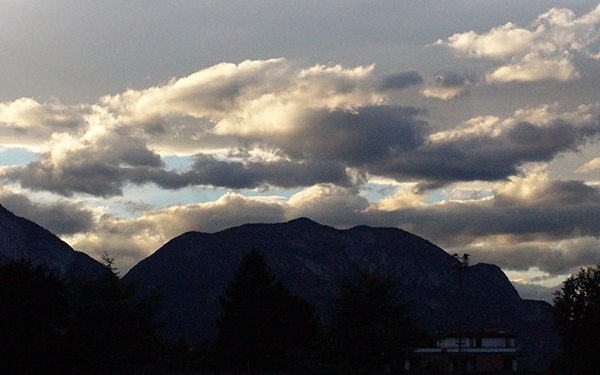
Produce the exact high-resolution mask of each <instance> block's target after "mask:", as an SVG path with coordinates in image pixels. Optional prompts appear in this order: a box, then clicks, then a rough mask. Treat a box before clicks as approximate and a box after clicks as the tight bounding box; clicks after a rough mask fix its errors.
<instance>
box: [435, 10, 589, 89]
mask: <svg viewBox="0 0 600 375" xmlns="http://www.w3.org/2000/svg"><path fill="white" fill-rule="evenodd" d="M599 25H600V5H599V6H597V7H596V8H595V9H594V10H592V11H591V12H589V13H587V14H585V15H583V16H581V17H579V18H578V17H576V15H575V14H574V13H573V12H572V11H571V10H569V9H559V8H552V9H550V10H549V11H547V12H546V13H543V14H541V15H539V16H538V18H537V19H536V20H535V21H534V22H532V23H531V24H530V25H529V26H528V27H526V28H523V27H519V26H517V25H515V24H514V23H510V22H509V23H507V24H505V25H502V26H499V27H495V28H493V29H491V30H490V31H488V32H486V33H483V34H477V33H476V32H474V31H469V32H465V33H459V34H454V35H452V36H451V37H449V38H448V39H447V40H445V41H443V40H439V41H438V42H437V43H436V44H439V45H446V46H448V47H450V48H452V49H453V50H454V51H456V52H457V53H459V54H460V55H463V56H468V57H471V58H478V59H487V60H490V61H492V62H494V63H496V64H500V67H498V68H496V69H495V70H494V71H493V72H491V73H490V74H488V75H487V81H488V82H512V81H520V82H533V81H541V80H557V81H569V80H573V79H576V78H578V77H579V73H578V72H577V70H576V68H575V64H574V61H573V56H574V55H575V54H578V55H581V56H585V57H588V58H593V59H598V58H600V54H598V53H597V52H594V50H593V48H594V45H595V43H597V42H598V40H600V28H599Z"/></svg>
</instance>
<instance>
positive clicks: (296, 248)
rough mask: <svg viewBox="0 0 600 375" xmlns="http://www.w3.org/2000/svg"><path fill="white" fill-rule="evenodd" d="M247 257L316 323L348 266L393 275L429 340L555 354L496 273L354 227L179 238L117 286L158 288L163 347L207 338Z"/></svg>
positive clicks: (391, 234) (543, 358)
mask: <svg viewBox="0 0 600 375" xmlns="http://www.w3.org/2000/svg"><path fill="white" fill-rule="evenodd" d="M252 248H256V249H258V250H259V251H260V252H261V253H262V254H263V255H264V257H265V259H266V260H267V262H268V263H269V266H270V267H271V269H272V270H273V272H274V273H275V274H276V275H277V276H278V277H279V278H280V279H281V280H282V281H283V282H284V283H285V285H286V286H287V288H288V289H289V290H290V291H292V292H293V293H296V294H298V295H300V296H302V297H304V298H306V299H307V300H308V301H309V302H311V304H312V305H313V306H314V307H315V308H316V310H317V312H318V313H320V314H321V315H322V316H323V317H326V311H327V309H328V308H329V306H330V303H331V298H332V297H333V296H334V295H335V293H336V290H337V283H338V281H339V280H340V278H341V277H343V276H344V275H347V274H348V273H349V272H350V271H351V270H352V268H353V267H354V265H355V264H359V265H361V266H362V267H368V268H377V269H379V270H381V271H383V272H386V273H391V274H393V275H394V276H395V277H396V278H397V280H398V283H399V288H400V293H401V295H403V296H404V298H405V301H406V302H410V303H411V304H412V306H413V313H414V315H416V316H417V317H418V318H419V321H420V323H421V325H422V326H423V327H424V328H426V329H427V330H428V331H429V332H431V333H434V332H435V330H436V329H452V328H457V326H458V320H459V319H458V316H459V311H462V316H463V318H462V325H463V327H465V328H473V329H478V328H483V327H486V326H494V327H498V328H500V329H503V330H506V331H509V332H511V333H515V334H518V335H519V336H520V339H519V343H520V344H521V346H522V348H523V349H524V350H525V351H526V352H527V353H528V358H527V359H526V360H523V362H522V365H521V366H522V367H523V368H529V369H543V368H545V366H546V365H547V363H548V360H549V359H550V357H551V356H553V355H555V354H556V353H557V347H558V339H557V334H556V330H555V328H554V325H553V323H552V319H551V315H550V311H551V305H550V304H548V303H547V302H543V301H531V300H523V299H521V298H520V297H519V294H518V293H517V291H516V290H515V288H514V287H513V286H512V284H511V283H510V281H509V280H508V278H507V277H506V275H505V274H504V273H503V272H502V271H501V269H500V268H499V267H497V266H494V265H490V264H481V263H480V264H475V265H473V266H471V267H469V268H468V269H466V270H464V271H463V275H462V294H461V293H460V292H459V287H458V273H457V270H456V267H455V266H457V265H458V264H459V261H458V260H456V259H455V258H454V257H453V256H451V255H449V254H448V253H446V252H445V251H444V250H442V249H441V248H439V247H437V246H436V245H434V244H432V243H431V242H429V241H427V240H425V239H423V238H420V237H417V236H415V235H413V234H410V233H408V232H406V231H403V230H401V229H398V228H371V227H367V226H357V227H354V228H351V229H347V230H338V229H335V228H332V227H328V226H324V225H320V224H318V223H315V222H313V221H311V220H309V219H304V218H303V219H296V220H292V221H290V222H287V223H280V224H246V225H242V226H239V227H235V228H230V229H227V230H224V231H221V232H218V233H214V234H208V233H200V232H188V233H185V234H183V235H181V236H179V237H176V238H174V239H172V240H171V241H169V242H168V243H167V244H165V245H164V246H163V247H161V248H160V249H159V250H157V251H156V252H155V253H154V254H152V255H151V256H149V257H148V258H146V259H144V260H142V261H141V262H140V263H138V264H137V265H136V266H135V267H133V268H132V269H131V270H130V271H129V272H128V273H127V274H126V275H125V276H124V279H125V280H128V281H135V282H137V283H139V284H140V285H141V286H142V287H143V288H146V289H153V288H160V290H161V292H162V293H161V294H162V296H163V307H162V311H161V314H160V317H161V320H162V321H163V322H165V323H166V327H165V334H166V335H167V337H168V338H170V339H171V340H178V339H184V340H186V341H188V342H195V341H200V340H205V339H209V338H212V337H213V336H214V335H215V333H216V327H215V320H216V318H217V317H218V316H219V314H220V313H221V310H220V306H219V303H218V297H219V296H220V295H223V293H224V288H225V287H226V286H227V285H228V283H229V281H230V280H231V278H232V276H233V272H234V270H235V268H236V267H237V266H238V264H239V262H240V260H241V259H242V257H243V256H244V255H245V254H246V253H247V252H248V251H249V250H250V249H252Z"/></svg>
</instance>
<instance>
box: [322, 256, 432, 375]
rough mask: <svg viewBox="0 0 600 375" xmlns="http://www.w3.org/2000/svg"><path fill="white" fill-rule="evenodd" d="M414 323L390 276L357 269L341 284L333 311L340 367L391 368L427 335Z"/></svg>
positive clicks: (359, 369) (354, 369)
mask: <svg viewBox="0 0 600 375" xmlns="http://www.w3.org/2000/svg"><path fill="white" fill-rule="evenodd" d="M415 323H416V322H415V320H414V319H413V318H412V317H411V315H410V314H409V306H408V305H407V304H404V303H402V302H401V298H400V296H399V295H398V292H397V285H396V281H395V280H394V279H393V277H392V276H391V275H385V274H382V273H380V272H378V271H367V270H364V269H361V268H359V267H357V268H356V269H355V272H354V274H353V275H351V276H350V277H347V278H345V279H343V280H342V281H341V283H340V292H339V295H338V297H337V298H335V300H334V308H333V310H332V312H331V340H332V344H334V345H335V346H336V348H337V350H338V352H337V356H338V359H337V360H338V365H339V364H342V365H343V366H346V367H347V368H349V369H351V371H352V372H354V373H365V372H366V373H369V372H372V371H380V370H385V369H390V366H394V363H398V362H401V361H402V358H403V355H404V354H405V352H406V351H408V350H410V349H412V347H413V345H414V343H415V341H416V340H417V339H422V338H424V337H425V336H426V334H425V333H424V332H423V331H421V330H420V329H418V328H417V327H416V326H415ZM330 344H331V343H330Z"/></svg>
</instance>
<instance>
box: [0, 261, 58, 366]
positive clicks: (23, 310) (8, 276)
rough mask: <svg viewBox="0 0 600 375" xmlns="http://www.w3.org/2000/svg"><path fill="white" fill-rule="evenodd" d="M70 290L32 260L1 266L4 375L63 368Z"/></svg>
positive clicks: (1, 363) (0, 336) (0, 348)
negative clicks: (64, 334) (61, 356)
mask: <svg viewBox="0 0 600 375" xmlns="http://www.w3.org/2000/svg"><path fill="white" fill-rule="evenodd" d="M67 294H68V286H67V284H66V282H65V281H64V280H62V279H61V278H60V277H59V276H58V275H57V274H56V273H54V272H53V271H51V270H50V269H48V268H47V267H46V266H44V265H37V266H34V265H33V264H32V262H31V261H30V260H20V261H10V262H7V263H3V264H0V317H1V318H0V368H1V369H2V370H1V371H2V372H3V373H8V374H10V373H15V374H16V373H21V374H33V373H52V371H54V370H56V369H57V368H58V366H59V365H60V358H59V355H60V352H61V350H60V348H61V346H62V342H63V341H62V340H63V333H64V331H65V330H66V328H67V326H68V323H69V316H68V299H67V298H68V297H67Z"/></svg>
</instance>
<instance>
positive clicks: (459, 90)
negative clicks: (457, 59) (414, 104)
mask: <svg viewBox="0 0 600 375" xmlns="http://www.w3.org/2000/svg"><path fill="white" fill-rule="evenodd" d="M476 81H477V78H476V77H475V76H474V75H472V74H461V73H456V72H445V73H440V74H438V75H436V76H435V77H434V78H433V80H432V81H431V82H429V83H428V85H427V87H425V89H423V95H424V96H426V97H428V98H437V99H441V100H450V99H454V98H457V97H460V96H464V95H467V94H468V93H469V89H470V87H471V86H472V85H473V84H474V83H475V82H476Z"/></svg>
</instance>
